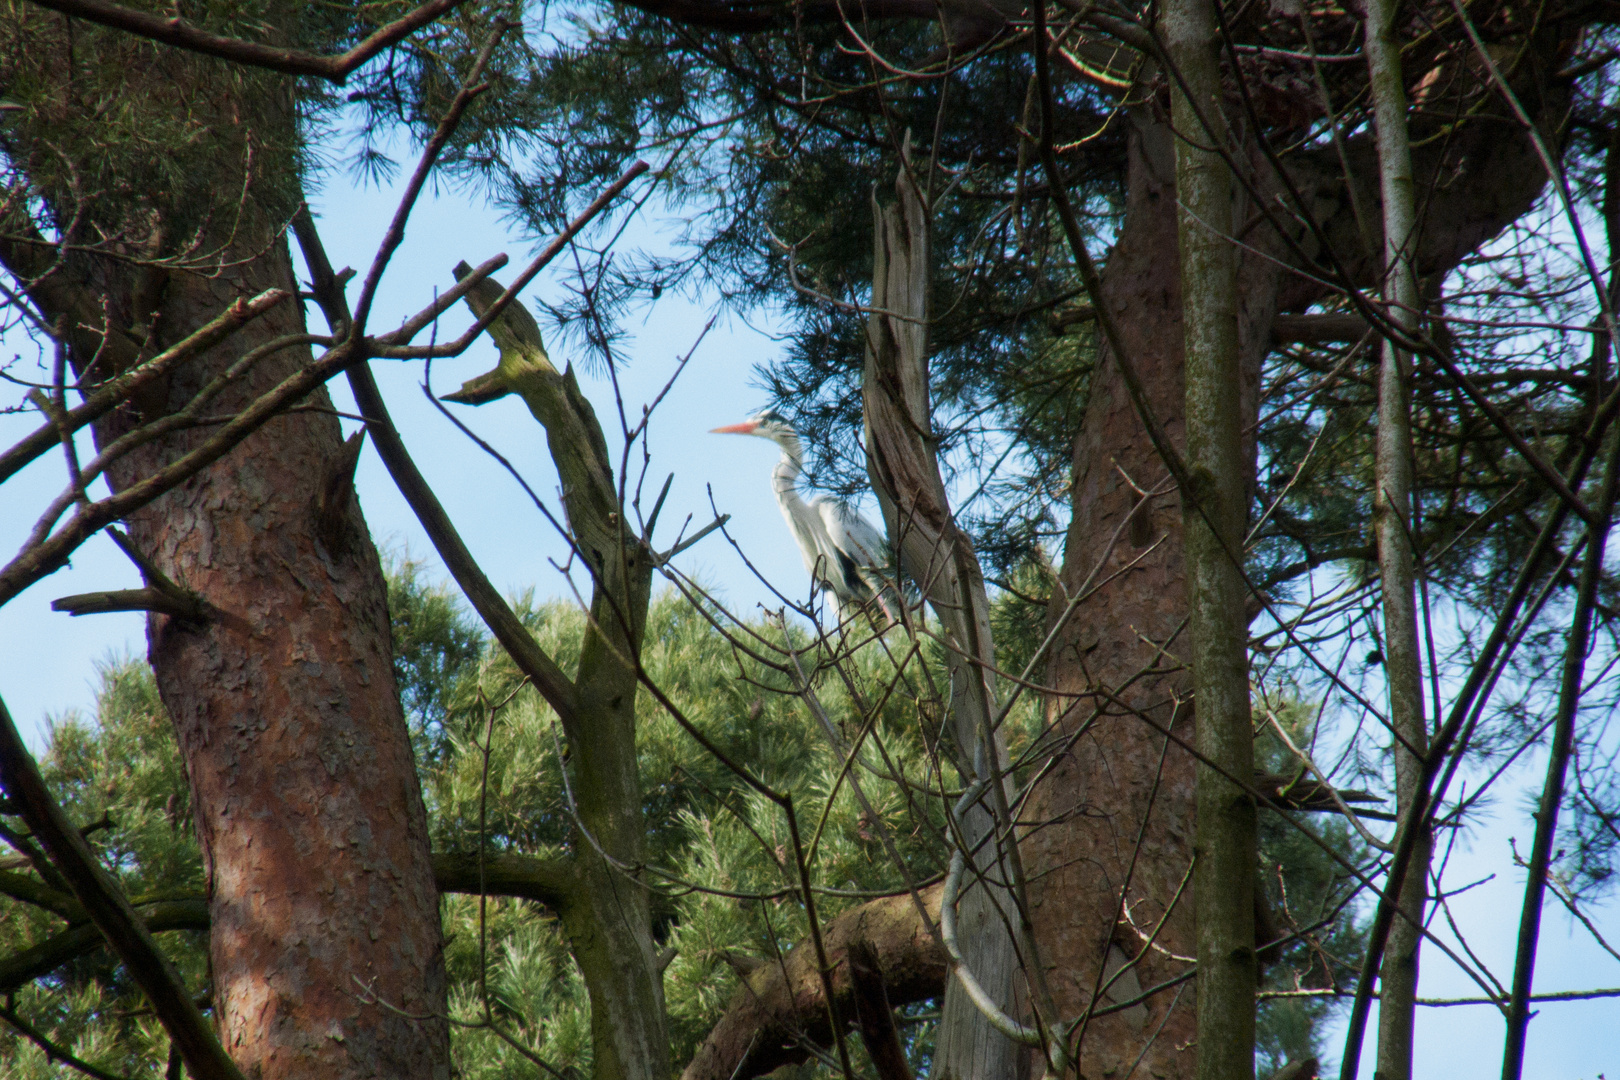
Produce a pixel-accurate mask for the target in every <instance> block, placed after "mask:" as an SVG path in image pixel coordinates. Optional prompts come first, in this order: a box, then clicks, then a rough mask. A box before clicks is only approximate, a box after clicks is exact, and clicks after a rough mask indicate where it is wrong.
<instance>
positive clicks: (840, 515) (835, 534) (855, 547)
mask: <svg viewBox="0 0 1620 1080" xmlns="http://www.w3.org/2000/svg"><path fill="white" fill-rule="evenodd" d="M815 507H816V510H817V512H818V513H820V515H821V520H822V523H823V524H825V525H826V526H827V537H828V539H830V540H831V541H832V543H833V546H834V547H836V548H837V549H838V550H839V551H841V552H843V553H844V554H845V555H846V556H848V558H849V560H850V561H851V562H853V563H854V564H855V565H856V566H858V567H861V568H863V569H864V568H871V569H882V568H883V567H885V566H887V565H888V562H889V542H888V541H887V540H885V539H884V537H883V534H882V533H880V532H878V531H877V529H875V528H873V527H872V523H871V522H870V521H867V520H866V519H865V518H864V517H862V516H861V515H860V514H858V513H856V512H855V510H854V509H853V508H852V507H851V506H850V505H849V504H848V503H845V502H840V501H839V500H837V499H829V498H827V497H826V496H823V497H821V498H819V499H817V500H816V501H815Z"/></svg>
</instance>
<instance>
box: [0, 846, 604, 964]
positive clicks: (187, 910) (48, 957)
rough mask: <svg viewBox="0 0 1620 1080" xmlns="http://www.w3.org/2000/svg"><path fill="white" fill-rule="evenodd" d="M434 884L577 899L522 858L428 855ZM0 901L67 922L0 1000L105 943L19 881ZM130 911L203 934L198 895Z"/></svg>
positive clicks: (552, 868)
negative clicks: (42, 911)
mask: <svg viewBox="0 0 1620 1080" xmlns="http://www.w3.org/2000/svg"><path fill="white" fill-rule="evenodd" d="M433 877H434V880H435V881H436V883H437V884H438V886H439V891H440V892H441V893H459V894H463V895H471V896H499V897H509V898H511V899H515V900H532V901H534V902H535V903H538V904H544V905H545V906H546V907H548V908H551V909H552V910H553V911H559V910H561V909H563V908H565V907H566V906H567V905H568V904H570V903H571V902H573V901H574V900H575V899H576V898H577V896H578V889H577V883H576V876H575V874H574V872H573V868H572V866H571V865H570V864H569V863H567V862H565V861H563V860H558V859H537V858H534V857H532V856H528V855H488V854H486V855H485V856H484V857H483V865H482V867H480V865H479V857H478V855H477V854H472V853H464V852H453V853H441V854H437V855H434V856H433ZM0 894H4V895H6V896H10V897H12V898H13V899H16V900H21V901H23V902H24V903H27V904H31V905H33V906H35V907H40V908H44V909H46V910H47V911H50V912H51V913H53V914H55V915H59V916H61V917H62V918H64V919H66V920H67V921H68V923H69V925H68V927H67V928H66V929H64V930H61V931H59V932H57V933H55V934H52V935H51V936H50V937H48V938H46V939H45V940H44V941H41V942H38V943H37V944H35V945H32V946H30V947H29V948H27V949H24V950H23V951H22V952H19V953H15V954H13V955H11V956H7V957H3V958H0V994H8V993H11V992H12V991H14V990H17V989H20V988H21V987H23V986H25V985H27V984H28V983H30V982H32V981H33V980H35V979H40V978H44V977H45V976H46V975H49V974H50V973H51V972H53V971H55V970H56V969H57V968H59V967H61V966H62V965H63V964H66V963H68V962H69V961H71V960H75V959H77V958H78V957H81V956H84V955H85V954H86V953H89V952H91V951H93V950H95V949H97V948H100V947H101V946H102V945H103V944H105V942H106V939H105V938H104V937H103V936H102V933H101V931H100V930H98V929H97V928H96V927H95V926H94V925H92V924H91V923H89V922H88V921H87V919H88V916H87V915H86V913H85V909H84V905H82V904H81V903H79V901H78V900H77V899H76V898H75V897H73V896H72V895H70V894H68V893H64V892H59V891H57V890H55V889H52V888H50V887H49V886H47V885H44V884H42V883H40V882H38V881H36V880H34V879H33V878H31V877H28V876H27V875H25V874H14V873H9V872H0ZM132 906H133V907H134V908H135V910H136V912H137V913H138V914H139V915H140V917H141V919H142V921H143V922H144V923H145V925H146V929H147V931H148V933H153V934H156V933H161V932H163V931H165V930H207V929H208V928H209V915H208V902H207V900H206V899H204V898H203V897H201V896H171V897H165V898H163V899H157V900H147V901H143V900H140V899H138V898H137V899H136V900H135V901H133V902H132Z"/></svg>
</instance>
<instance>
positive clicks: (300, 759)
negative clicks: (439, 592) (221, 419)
mask: <svg viewBox="0 0 1620 1080" xmlns="http://www.w3.org/2000/svg"><path fill="white" fill-rule="evenodd" d="M272 283H273V284H275V285H279V286H282V287H286V288H295V287H296V286H295V284H294V282H293V279H292V274H291V269H290V267H289V265H288V262H287V255H286V251H285V247H284V246H282V245H280V244H277V245H275V246H274V247H273V248H272V249H271V250H270V252H269V253H268V254H266V255H265V256H262V257H260V258H259V259H257V260H255V261H253V262H250V263H248V264H246V265H244V266H241V267H238V268H235V269H233V270H231V271H228V272H227V273H226V274H225V275H224V276H222V277H220V278H216V279H214V280H212V281H203V280H195V279H192V280H186V279H182V280H180V281H178V282H174V283H171V286H170V290H169V292H170V295H169V296H168V297H166V298H165V304H164V307H163V317H162V321H161V323H160V325H161V326H163V328H164V330H165V332H166V333H167V332H171V331H170V330H169V328H170V327H172V328H173V330H172V333H174V334H179V333H183V332H185V331H186V330H189V329H190V328H191V327H193V326H195V325H196V324H197V323H198V322H200V321H202V320H203V319H205V318H207V317H208V316H209V315H211V314H213V313H214V312H215V311H217V310H218V309H219V307H220V306H222V305H223V304H225V303H228V302H229V301H230V300H232V299H234V298H235V297H236V296H239V295H251V294H252V293H253V292H255V291H257V290H259V289H262V288H264V287H266V286H267V285H270V284H272ZM300 323H301V319H300V318H299V316H298V313H297V312H296V310H295V309H290V308H283V309H281V310H279V311H277V312H276V313H274V314H272V315H271V316H269V317H267V319H266V320H264V321H263V322H262V323H261V324H256V325H255V326H253V327H252V328H250V331H249V333H247V334H244V335H242V337H241V338H239V339H238V340H237V341H236V342H233V343H232V344H233V345H234V347H235V348H234V349H233V350H217V351H216V354H215V355H214V356H211V357H209V358H207V359H205V360H204V361H203V362H202V363H200V364H197V365H194V366H192V367H190V368H188V369H186V371H185V372H184V373H183V374H181V375H180V376H179V377H177V378H176V379H175V380H174V382H173V384H172V385H171V386H170V388H169V397H170V401H171V402H172V403H175V404H178V403H181V402H183V401H185V400H186V399H187V398H188V397H189V396H190V394H191V393H192V392H194V391H195V389H196V385H197V383H198V381H200V379H201V378H203V377H204V376H205V375H209V374H214V373H216V372H217V371H218V370H219V369H220V367H221V366H223V365H224V364H225V363H228V362H229V360H230V359H231V358H232V357H233V356H234V355H235V350H240V349H243V348H246V347H250V346H251V345H252V344H253V343H254V340H255V339H257V340H259V341H262V340H265V339H267V338H268V337H269V336H271V335H274V334H283V333H293V332H298V331H301V330H302V327H301V325H299V324H300ZM302 358H304V359H307V353H305V354H303V357H302ZM299 359H300V356H299V354H298V353H297V352H294V353H293V354H291V355H288V354H282V355H281V356H278V357H275V358H272V359H270V360H267V361H266V362H265V363H264V364H262V365H261V366H260V367H259V368H258V369H256V371H255V372H254V374H253V375H252V376H251V377H250V378H249V380H248V381H247V384H246V385H244V386H242V387H239V388H237V389H236V390H234V391H232V392H229V393H228V395H227V396H226V398H225V399H224V400H222V401H221V402H220V408H221V410H222V411H223V410H224V409H227V408H229V407H230V405H231V404H232V403H241V402H244V401H246V400H247V399H248V397H249V395H251V394H252V393H253V392H254V391H256V390H261V391H262V390H263V389H266V388H268V386H270V385H272V383H273V381H274V380H276V379H277V378H279V377H282V376H285V375H286V374H287V373H288V372H289V371H291V370H292V368H293V366H294V365H295V364H296V363H297V362H298V360H299ZM322 398H323V399H324V395H322ZM321 403H322V404H324V400H323V401H322V402H321ZM100 434H101V437H102V438H103V439H105V438H106V437H107V435H109V434H111V432H110V431H104V432H102V433H100ZM190 438H191V437H190V436H178V437H175V438H173V439H172V440H170V441H168V442H166V443H165V444H163V445H160V446H158V447H154V448H153V449H152V450H151V451H150V452H149V453H144V454H141V455H139V456H138V457H137V458H136V459H134V460H129V461H127V462H125V463H123V464H122V465H120V466H119V467H118V468H117V469H115V470H114V472H113V479H114V483H115V484H127V483H133V482H134V481H135V480H137V479H138V478H139V477H140V476H141V475H143V474H144V473H146V472H147V471H149V470H150V469H152V468H154V467H156V466H157V465H158V463H159V462H161V461H164V460H168V459H169V458H170V457H171V456H173V455H176V454H178V453H180V452H183V450H184V449H185V447H186V445H187V443H188V442H189V441H190ZM341 446H342V441H341V439H340V433H339V430H338V425H337V421H336V419H335V418H333V417H330V416H320V415H316V414H310V413H304V414H299V415H296V416H290V417H288V418H286V419H283V420H280V421H276V422H274V423H272V424H271V425H269V426H268V427H267V428H266V429H265V430H264V431H263V432H261V433H259V434H258V435H256V436H254V437H253V438H252V439H250V440H249V441H248V442H247V443H245V444H244V445H243V446H242V447H241V448H240V449H238V450H237V451H236V452H235V453H234V454H232V455H231V456H230V457H228V458H226V459H225V460H224V461H222V462H221V463H220V464H219V465H217V466H216V467H215V468H213V469H211V470H208V471H206V472H204V473H203V474H201V475H200V476H199V477H197V478H196V479H195V480H193V481H192V482H190V483H189V484H187V485H186V486H185V487H184V488H182V489H181V490H179V491H176V492H174V493H171V494H170V495H168V496H167V497H165V498H164V499H162V500H160V501H159V502H158V503H157V504H155V505H153V506H152V507H150V508H148V509H147V510H145V511H143V512H142V513H141V514H139V515H138V516H137V517H136V519H135V520H134V521H133V522H131V526H132V528H131V535H132V536H133V538H134V539H135V541H136V543H137V544H138V545H139V546H140V547H141V548H142V550H144V551H145V552H146V553H147V554H148V556H149V557H151V558H153V559H154V560H155V561H156V562H157V564H158V566H159V567H160V568H161V569H162V570H163V571H164V573H166V574H168V575H169V576H170V577H172V578H173V579H174V580H175V581H177V582H178V583H179V584H181V585H182V586H183V587H185V588H187V589H190V590H192V591H194V592H196V593H197V594H198V595H200V596H201V597H203V598H204V599H205V600H206V601H207V602H208V603H210V604H211V605H212V606H213V608H214V609H215V612H216V615H215V617H214V619H213V620H211V621H210V622H209V623H208V624H206V625H205V626H204V627H203V628H201V629H192V628H189V627H186V626H183V625H181V624H179V623H178V622H177V621H176V620H174V619H171V618H170V617H168V616H164V615H154V616H151V617H150V619H149V624H148V637H149V643H150V650H149V651H150V657H151V660H152V665H153V668H154V669H155V670H156V672H157V677H158V687H159V690H160V691H161V692H162V695H163V701H164V704H165V705H166V706H167V708H168V710H169V713H170V715H171V716H172V717H173V718H174V723H175V729H176V732H177V734H178V736H179V739H180V747H181V751H182V754H183V755H184V757H185V761H186V768H187V774H188V776H189V777H190V780H191V787H192V798H193V802H192V805H193V807H194V808H195V817H196V823H197V831H198V835H199V837H200V839H201V841H202V850H203V859H204V867H205V871H206V874H207V883H208V891H209V906H210V914H211V920H212V926H213V933H212V935H211V938H210V941H211V957H212V968H213V979H214V1003H215V1008H216V1010H217V1012H218V1015H219V1016H220V1017H221V1028H222V1036H223V1038H224V1042H225V1046H226V1049H227V1050H228V1051H229V1052H230V1053H231V1055H232V1056H233V1057H234V1058H235V1059H236V1060H237V1062H238V1063H239V1064H240V1065H241V1066H242V1067H243V1070H244V1071H245V1072H249V1074H250V1075H253V1073H254V1072H257V1074H258V1075H259V1076H262V1077H264V1078H266V1080H268V1078H270V1077H289V1078H290V1077H305V1076H309V1077H315V1076H327V1077H337V1076H357V1077H358V1076H401V1077H404V1076H423V1075H427V1076H445V1075H448V1071H449V1054H448V1033H447V1031H446V1030H445V1026H444V1023H443V1022H442V1021H440V1020H431V1019H430V1020H417V1019H409V1018H406V1017H403V1016H400V1015H399V1013H397V1012H395V1011H394V1010H395V1009H399V1010H404V1011H405V1012H407V1013H410V1014H412V1015H413V1016H416V1015H422V1014H434V1013H438V1014H441V1015H442V1012H443V1008H444V971H443V959H442V956H441V955H440V953H441V948H442V943H441V940H440V931H439V918H438V891H437V889H436V888H435V886H434V883H433V869H432V863H431V861H430V859H429V852H428V835H427V818H426V813H425V811H424V809H423V806H422V799H421V792H420V788H419V786H418V783H417V778H416V771H415V762H414V759H413V757H412V754H411V746H410V739H409V736H408V733H407V731H406V728H405V722H404V717H403V714H402V712H401V710H400V706H399V699H398V693H397V691H396V689H395V686H394V677H393V666H392V643H391V639H390V636H389V626H388V609H387V603H386V596H387V593H386V586H385V583H384V581H383V576H382V570H381V567H380V565H379V563H378V559H377V553H376V550H375V549H374V548H373V547H372V544H371V541H370V539H369V537H368V536H367V533H366V529H365V525H364V522H363V520H362V519H361V517H360V512H359V508H358V506H357V505H354V504H353V503H352V502H351V504H350V505H349V506H348V507H347V508H346V511H347V512H346V513H345V514H344V515H343V525H344V529H343V532H342V534H341V535H342V536H343V540H342V541H341V542H340V543H339V544H338V545H336V547H337V550H332V549H329V548H328V547H327V546H326V545H325V544H323V543H322V542H321V541H320V540H319V539H317V535H316V533H317V521H316V517H317V515H316V503H315V500H316V496H317V493H318V492H319V491H320V490H321V488H322V486H323V484H324V482H325V480H326V477H327V470H328V467H329V465H330V464H331V463H332V462H333V461H334V460H335V459H336V458H337V457H338V455H339V451H340V448H341ZM385 1003H386V1004H385Z"/></svg>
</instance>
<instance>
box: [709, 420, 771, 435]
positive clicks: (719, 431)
mask: <svg viewBox="0 0 1620 1080" xmlns="http://www.w3.org/2000/svg"><path fill="white" fill-rule="evenodd" d="M758 427H759V421H757V420H744V421H743V422H742V423H740V424H727V425H726V426H725V427H717V428H710V429H709V434H710V435H752V434H753V433H754V430H755V429H756V428H758Z"/></svg>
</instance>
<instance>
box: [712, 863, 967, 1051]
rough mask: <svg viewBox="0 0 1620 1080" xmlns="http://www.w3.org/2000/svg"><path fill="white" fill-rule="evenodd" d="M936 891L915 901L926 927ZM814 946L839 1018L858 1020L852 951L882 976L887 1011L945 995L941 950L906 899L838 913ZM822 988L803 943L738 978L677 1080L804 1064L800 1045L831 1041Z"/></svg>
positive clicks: (934, 910)
mask: <svg viewBox="0 0 1620 1080" xmlns="http://www.w3.org/2000/svg"><path fill="white" fill-rule="evenodd" d="M942 888H943V886H940V885H935V886H933V887H931V888H929V889H926V890H924V891H923V892H922V894H921V895H922V899H923V903H924V906H925V908H926V909H927V911H928V915H929V918H930V919H932V920H934V921H937V920H938V919H939V900H940V892H941V889H942ZM822 940H823V943H824V945H825V947H826V950H827V958H828V961H829V963H830V964H831V965H832V966H833V972H832V979H831V982H832V986H833V993H834V995H835V997H836V998H837V999H838V1000H837V1004H838V1009H837V1012H838V1015H839V1016H841V1017H846V1018H850V1019H854V1018H855V1017H857V1016H858V1015H859V1006H858V1003H857V1000H856V995H857V991H856V987H855V983H854V982H853V981H852V980H851V978H850V971H849V968H850V965H849V962H848V960H849V955H848V954H849V951H850V950H851V949H852V948H855V947H858V946H865V948H866V949H868V950H869V953H868V958H869V962H871V963H874V964H875V966H876V968H877V969H878V970H879V971H880V972H881V973H882V981H883V986H884V988H885V990H886V992H887V997H888V1003H889V1005H891V1006H899V1005H908V1004H910V1003H912V1002H916V1001H924V1000H927V999H928V998H932V997H937V996H938V995H939V994H940V993H942V992H943V991H944V989H945V975H946V965H945V953H944V950H943V949H941V948H940V946H939V943H938V941H937V940H936V938H935V937H934V935H933V933H932V932H931V931H930V929H929V927H928V926H927V925H925V924H924V922H923V920H922V918H921V917H920V916H919V915H918V913H917V909H916V907H915V906H914V905H913V904H912V901H911V897H910V896H909V895H907V896H891V897H884V898H883V899H881V900H873V901H871V902H870V903H867V904H862V905H861V906H860V907H857V908H854V909H852V910H850V911H846V912H844V913H843V914H842V915H840V916H838V917H837V918H836V919H833V920H832V921H830V922H828V923H827V924H826V925H825V926H824V927H823V928H822ZM822 986H823V983H822V979H821V975H820V973H819V972H818V971H817V970H816V957H815V951H814V949H813V948H812V947H811V944H810V942H808V941H804V942H800V943H799V944H798V945H797V946H795V947H794V948H793V950H792V951H791V952H789V953H788V954H787V955H786V956H784V957H783V958H782V959H781V961H780V962H777V963H770V964H766V965H764V966H762V967H760V968H757V969H756V970H754V971H753V972H751V973H749V974H747V975H745V976H744V977H743V980H742V985H741V986H740V987H738V988H737V992H736V993H735V994H733V995H732V998H731V1003H730V1005H729V1006H728V1007H727V1009H726V1014H725V1016H723V1017H722V1018H721V1020H720V1022H719V1023H718V1024H716V1025H715V1026H714V1028H713V1030H711V1031H710V1032H709V1036H708V1038H707V1039H705V1040H704V1042H703V1045H702V1046H701V1047H700V1048H699V1049H698V1052H697V1054H696V1055H695V1056H694V1057H693V1058H692V1061H691V1063H690V1064H688V1065H687V1066H686V1069H685V1070H684V1071H683V1072H682V1073H681V1080H752V1078H753V1077H756V1076H763V1075H764V1074H765V1073H768V1072H770V1071H771V1070H772V1069H775V1068H778V1067H779V1066H782V1065H788V1064H794V1063H797V1062H802V1061H804V1060H806V1059H807V1058H808V1057H809V1056H810V1052H809V1050H808V1049H806V1047H805V1044H806V1042H809V1043H811V1044H813V1045H819V1046H826V1045H828V1044H829V1043H831V1041H832V1032H830V1031H829V1030H828V1029H827V1007H826V1001H825V993H824V991H823V989H822Z"/></svg>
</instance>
